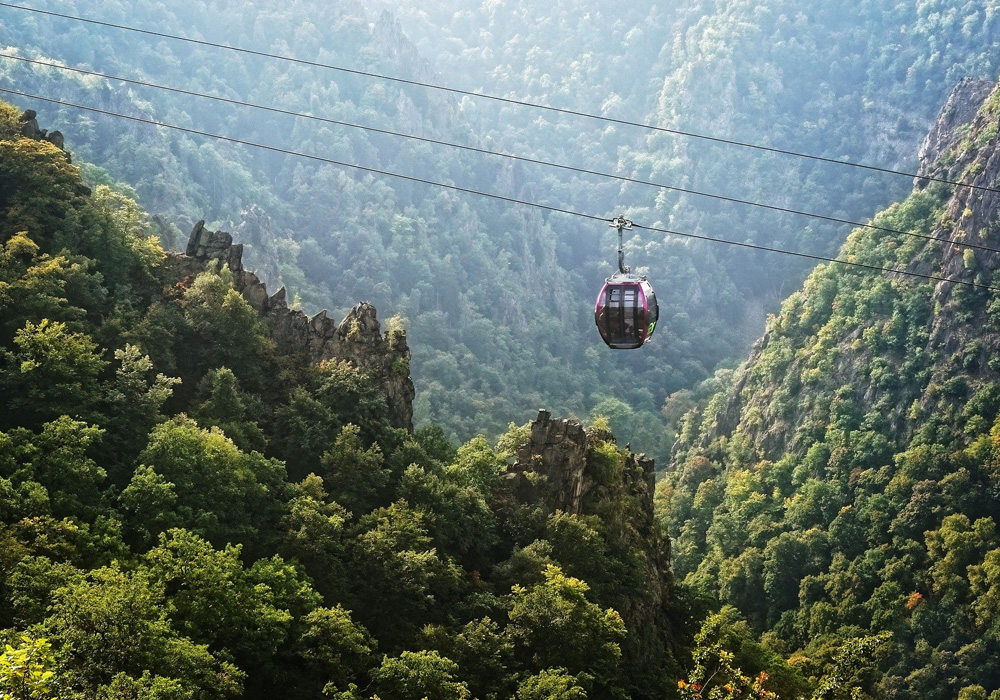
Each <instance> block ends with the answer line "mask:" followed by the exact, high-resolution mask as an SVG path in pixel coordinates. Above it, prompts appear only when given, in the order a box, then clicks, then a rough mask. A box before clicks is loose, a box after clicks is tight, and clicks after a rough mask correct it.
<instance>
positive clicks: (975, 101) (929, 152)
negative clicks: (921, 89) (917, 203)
mask: <svg viewBox="0 0 1000 700" xmlns="http://www.w3.org/2000/svg"><path fill="white" fill-rule="evenodd" d="M994 87H996V84H995V83H993V82H990V81H989V80H978V79H975V78H963V79H962V80H961V81H959V83H958V85H956V86H955V87H954V88H953V89H952V91H951V94H950V95H948V99H947V100H946V101H945V103H944V107H942V108H941V111H940V112H939V113H938V116H937V119H936V120H935V122H934V126H932V127H931V130H930V131H929V132H928V133H927V137H926V138H925V139H924V142H923V144H922V145H921V146H920V151H919V152H918V154H917V158H918V159H919V162H920V169H919V171H918V175H921V176H927V175H934V174H935V173H933V172H932V171H933V170H935V169H937V168H939V167H940V166H941V162H940V161H941V157H942V156H943V155H944V154H945V152H947V151H948V149H950V148H952V147H953V146H955V145H956V138H957V137H958V135H959V133H960V131H961V127H963V126H967V125H968V124H970V123H971V122H972V120H973V119H974V118H975V116H976V113H977V112H978V111H979V108H980V107H982V106H983V102H985V101H986V98H987V97H989V95H990V93H991V92H993V88H994ZM956 165H959V164H957V163H956ZM959 167H961V166H959ZM943 175H944V176H945V177H947V176H948V174H947V173H943ZM949 179H950V178H949ZM927 182H928V181H927V180H926V179H923V178H921V177H918V178H917V180H916V181H915V184H916V185H917V186H918V187H923V186H926V184H927Z"/></svg>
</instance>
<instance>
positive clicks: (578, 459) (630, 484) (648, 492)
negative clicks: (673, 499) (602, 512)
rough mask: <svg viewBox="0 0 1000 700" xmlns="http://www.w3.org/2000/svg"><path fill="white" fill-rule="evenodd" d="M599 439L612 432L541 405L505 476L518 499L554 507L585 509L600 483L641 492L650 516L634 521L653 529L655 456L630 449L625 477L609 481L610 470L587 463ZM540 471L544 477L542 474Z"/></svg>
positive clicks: (616, 492)
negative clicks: (587, 425) (557, 414)
mask: <svg viewBox="0 0 1000 700" xmlns="http://www.w3.org/2000/svg"><path fill="white" fill-rule="evenodd" d="M599 439H613V438H611V436H610V435H609V434H605V433H603V432H601V431H594V430H593V429H591V430H589V431H588V430H585V429H584V428H583V426H582V425H580V423H579V422H577V421H575V420H568V419H565V418H564V419H562V420H553V419H552V416H551V414H550V413H549V412H548V411H546V410H544V409H543V410H540V411H539V412H538V417H537V418H536V419H535V421H534V422H533V423H532V424H531V438H530V440H529V441H528V442H526V443H525V444H524V445H522V446H521V448H520V450H519V451H518V454H517V462H515V464H514V465H513V466H512V467H511V469H510V471H509V472H508V473H507V474H506V475H505V477H504V478H505V479H506V481H507V482H508V484H507V485H508V487H509V488H510V489H511V490H512V492H513V493H514V495H515V498H516V500H518V501H519V502H525V503H544V504H545V505H546V506H548V508H549V509H550V510H553V511H554V510H562V511H565V512H567V513H572V514H574V515H580V514H586V512H587V511H588V510H589V509H588V507H587V503H588V496H590V495H591V493H592V492H593V491H594V489H595V487H599V488H600V490H601V497H602V498H604V497H607V498H617V497H621V496H623V495H625V494H632V495H639V496H640V497H641V499H642V500H643V502H644V505H645V506H647V507H646V509H645V520H644V521H643V522H641V523H640V522H637V523H633V525H634V526H636V528H637V529H638V530H639V531H640V532H651V531H652V528H653V487H654V485H655V478H656V476H655V471H654V465H653V460H651V459H647V458H646V456H645V455H641V454H640V455H635V454H632V453H631V452H629V453H628V454H627V455H626V457H625V465H624V469H623V471H622V478H621V480H620V481H617V482H616V481H612V482H608V480H607V479H606V475H598V474H596V473H595V470H594V469H593V468H588V465H590V463H589V462H588V456H589V454H590V450H591V447H592V444H591V443H592V441H593V440H599ZM529 474H532V475H534V476H529ZM537 475H540V476H542V477H543V478H542V479H541V480H539V479H537V478H536V476H537ZM647 496H648V497H647Z"/></svg>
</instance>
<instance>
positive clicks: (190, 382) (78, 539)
mask: <svg viewBox="0 0 1000 700" xmlns="http://www.w3.org/2000/svg"><path fill="white" fill-rule="evenodd" d="M25 132H27V133H33V134H34V135H35V136H37V137H40V136H42V132H41V131H39V130H38V127H37V123H36V121H35V119H34V118H33V115H32V114H31V113H25V114H24V115H23V116H22V113H21V112H20V111H19V110H16V109H15V108H13V107H12V106H9V105H6V104H5V105H2V106H0V163H2V164H3V167H2V168H0V311H2V316H0V318H2V326H0V389H2V393H0V395H2V396H3V402H2V404H0V642H2V644H3V646H2V647H0V648H4V649H5V650H6V651H5V652H4V653H3V654H0V693H2V696H3V697H4V698H10V699H16V700H43V699H46V700H48V699H50V698H60V699H62V700H70V699H73V698H80V699H84V698H86V699H91V698H100V699H102V700H103V699H107V700H111V699H112V698H115V699H118V698H136V699H138V698H142V699H149V700H154V699H155V700H168V699H169V700H179V699H181V698H190V699H192V700H194V699H197V700H201V699H205V700H208V699H214V698H234V697H244V698H271V697H284V698H320V697H327V698H336V699H338V700H350V699H352V698H365V699H368V698H372V697H376V696H377V697H379V698H382V699H383V700H394V699H398V700H421V698H424V697H428V698H434V699H445V698H455V699H458V698H472V697H475V698H484V699H485V698H510V697H515V696H516V697H519V698H525V699H536V700H542V699H544V698H560V697H561V698H584V697H608V698H612V697H636V698H640V697H648V698H655V697H659V696H660V695H661V694H662V692H664V689H666V688H669V687H671V685H672V684H673V683H675V679H676V678H677V677H678V674H679V673H680V671H679V663H678V660H677V654H678V652H679V651H680V650H681V649H682V648H683V645H684V639H685V638H687V637H690V633H689V631H687V629H686V626H687V625H688V624H689V623H688V621H686V618H685V616H684V615H682V614H681V613H680V608H679V603H678V599H677V595H676V593H675V592H674V591H673V588H672V584H671V579H670V575H669V561H668V558H667V552H668V551H669V545H668V544H667V542H666V539H665V537H664V536H663V534H662V533H661V532H660V531H659V529H658V526H657V524H656V522H655V521H654V519H653V511H652V483H653V471H652V464H651V463H650V462H648V461H646V460H637V459H636V458H635V457H634V456H633V455H632V454H631V453H630V452H628V450H621V449H619V448H617V447H616V445H615V442H614V438H613V437H612V435H611V433H610V432H609V431H608V430H607V426H606V425H604V426H602V425H600V424H598V425H595V426H593V428H592V429H590V430H588V431H586V432H585V431H584V430H583V428H582V427H581V426H580V425H579V424H578V423H567V422H565V421H553V420H550V419H549V418H548V416H547V414H545V415H540V416H539V419H538V420H537V421H535V422H534V423H533V424H531V426H530V428H529V426H523V427H521V428H514V429H512V430H511V431H510V432H508V433H507V434H505V435H504V436H502V437H501V438H500V440H499V441H498V442H497V443H496V445H491V444H490V443H488V442H487V441H486V440H485V439H484V438H482V437H479V438H476V439H474V440H472V441H470V442H467V443H465V444H464V445H462V446H460V447H457V448H456V447H455V446H454V445H453V444H452V443H451V442H450V441H449V440H448V438H447V436H446V435H445V433H444V431H443V430H442V429H441V428H440V427H437V426H429V427H425V428H422V429H421V430H418V431H416V432H414V431H412V429H411V428H410V426H409V425H407V423H408V418H407V416H408V413H407V410H408V409H409V408H410V406H409V405H405V406H396V405H393V404H392V402H393V401H394V400H396V399H395V398H394V396H393V394H392V393H391V392H387V391H385V390H383V387H384V386H386V381H385V380H386V378H387V377H386V376H379V375H378V374H377V373H376V372H382V373H383V374H385V375H388V376H389V378H390V379H391V378H393V377H396V380H398V378H399V377H402V378H403V380H405V382H409V376H408V372H409V368H408V366H407V362H406V358H407V357H408V354H409V353H408V350H407V349H406V334H405V332H404V331H403V330H401V329H400V328H398V327H394V326H393V325H392V324H387V325H388V329H387V331H386V332H385V333H380V331H379V328H378V324H377V322H376V323H375V326H374V328H372V327H371V323H372V322H373V320H374V315H373V314H374V311H373V310H372V309H371V307H359V308H358V309H355V310H354V311H353V312H352V314H351V315H349V316H348V317H347V320H346V321H345V322H344V323H342V324H340V326H339V327H338V329H337V331H336V333H337V334H338V335H335V336H334V337H335V338H336V339H339V340H338V342H340V343H341V345H340V347H341V350H340V354H341V355H343V357H338V356H336V355H335V354H333V355H331V356H328V357H326V358H325V359H324V360H323V361H320V362H319V363H314V362H311V361H309V357H308V355H309V349H308V348H306V347H304V346H303V347H301V348H298V350H297V351H296V348H295V347H294V345H293V346H292V347H288V343H287V342H283V341H282V342H279V338H280V337H281V336H280V334H279V333H278V331H277V330H276V328H277V327H280V323H277V324H273V325H272V323H271V318H270V317H264V316H262V315H261V314H260V313H258V309H257V308H255V307H253V306H251V303H250V301H249V300H248V297H247V296H244V295H242V294H241V293H240V292H239V291H237V286H242V287H243V288H244V289H246V284H247V274H246V273H245V272H244V271H243V270H242V269H241V266H240V265H239V264H237V262H236V260H237V256H235V254H234V251H237V250H240V249H238V248H233V247H231V246H230V247H228V248H223V255H224V256H225V259H226V264H224V265H220V259H221V258H220V256H216V258H215V259H212V256H211V255H209V256H208V259H205V258H204V257H202V258H199V257H192V256H181V255H177V254H167V253H165V252H164V251H163V249H162V248H161V247H160V246H159V244H158V243H157V241H156V239H155V238H154V237H151V235H150V234H151V232H152V231H153V230H154V229H155V227H154V225H153V223H152V221H151V220H150V218H149V216H148V215H147V214H146V213H145V212H143V211H142V210H141V209H140V208H139V206H138V205H137V204H136V203H135V202H134V200H132V199H130V198H128V197H127V196H125V195H123V194H122V193H120V192H119V191H117V190H115V189H113V188H111V187H108V186H105V185H99V186H97V187H94V188H91V187H89V186H87V185H85V184H84V182H83V181H82V179H81V176H80V171H79V169H78V168H77V167H76V166H75V165H73V164H71V163H70V162H69V159H68V157H67V155H66V154H65V153H64V152H63V151H61V150H60V149H59V148H58V147H57V146H56V145H54V144H52V143H50V142H49V140H46V139H45V138H29V137H27V136H24V135H23V134H24V133H25ZM194 247H195V248H196V250H195V252H196V253H197V252H198V250H197V249H198V248H199V246H198V245H195V246H194ZM253 279H254V280H255V279H256V278H255V277H254V278H253ZM257 284H259V283H257ZM244 293H245V292H244ZM275 296H277V295H275ZM365 308H366V309H367V311H365V310H364V309H365ZM279 316H280V318H279V320H280V319H281V318H283V319H285V320H288V319H291V321H290V323H293V322H294V319H295V318H304V316H302V315H301V312H298V311H295V310H292V309H288V308H283V316H281V315H280V314H279ZM286 325H287V324H286ZM316 325H317V324H316V321H315V319H313V320H312V321H311V322H310V324H308V326H309V327H315V326H316ZM379 353H382V354H383V355H385V356H388V357H390V358H393V357H394V358H395V359H394V360H393V361H392V362H390V363H384V364H381V365H380V364H379V363H378V362H368V361H367V360H368V358H370V357H374V356H377V355H378V354H379ZM368 366H370V367H374V368H375V369H374V370H370V369H366V367H368ZM380 368H381V369H380ZM396 380H393V381H396ZM409 399H410V397H409V396H405V394H404V400H405V401H406V402H408V401H409ZM400 409H402V410H400ZM546 431H549V432H552V433H553V435H552V436H549V437H547V435H548V433H547V432H546ZM539 440H540V442H538V441H539ZM553 445H554V446H553ZM535 452H538V454H537V455H536V454H535ZM563 453H566V454H567V455H569V456H567V457H566V459H567V460H570V457H572V460H570V461H571V464H570V465H563V464H562V462H560V461H559V459H560V458H561V456H562V455H563ZM570 466H572V468H573V469H575V470H576V471H574V472H572V474H571V472H570V471H568V470H569V468H570ZM568 475H569V476H568ZM570 476H572V478H573V479H575V480H574V481H573V482H572V483H573V484H574V485H575V486H574V488H573V489H572V495H573V496H572V498H567V497H566V496H565V494H564V491H566V489H565V488H564V485H563V483H562V480H564V479H568V478H570ZM567 493H568V491H567Z"/></svg>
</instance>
